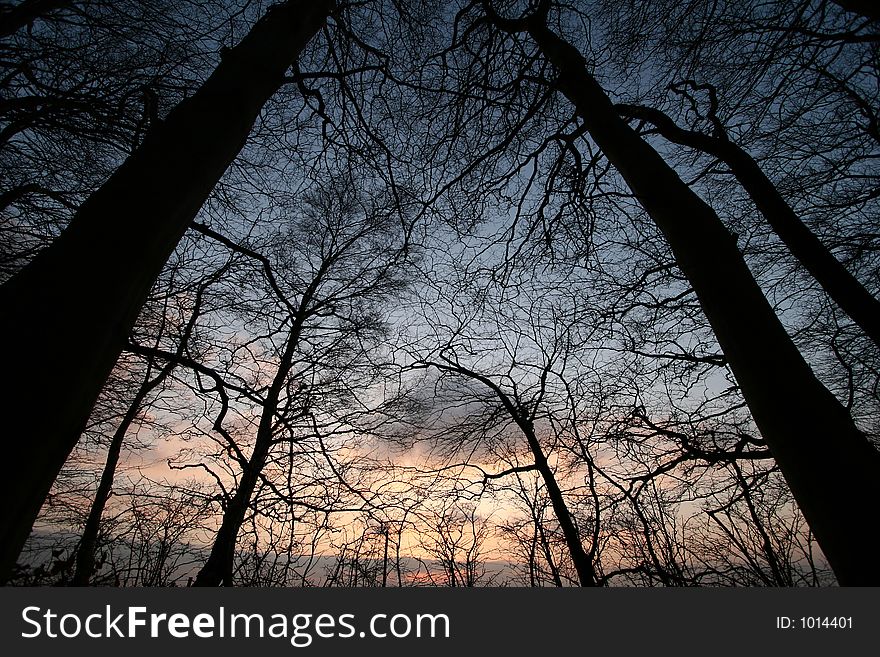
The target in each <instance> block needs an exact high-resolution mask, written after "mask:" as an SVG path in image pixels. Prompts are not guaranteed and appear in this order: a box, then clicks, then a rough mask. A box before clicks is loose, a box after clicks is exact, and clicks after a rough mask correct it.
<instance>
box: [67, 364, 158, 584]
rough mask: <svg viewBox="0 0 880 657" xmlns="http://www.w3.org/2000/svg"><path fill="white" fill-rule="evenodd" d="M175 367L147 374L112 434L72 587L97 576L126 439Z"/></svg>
mask: <svg viewBox="0 0 880 657" xmlns="http://www.w3.org/2000/svg"><path fill="white" fill-rule="evenodd" d="M172 367H173V365H171V364H169V365H166V366H165V367H164V368H163V369H162V370H161V371H160V372H159V373H158V374H157V375H156V376H155V377H152V378H151V377H150V374H151V372H150V370H149V369H148V370H147V377H146V379H145V380H144V382H143V384H142V385H141V387H140V388H139V389H138V391H137V394H136V395H135V396H134V399H133V400H132V402H131V404H130V405H129V407H128V410H127V411H126V412H125V415H124V416H123V417H122V421H121V422H120V423H119V426H118V427H116V431H115V432H113V438H112V439H111V440H110V447H109V448H108V450H107V458H106V459H105V460H104V469H103V471H102V472H101V480H100V481H99V482H98V489H97V491H96V492H95V498H94V499H93V500H92V505H91V507H90V508H89V515H88V517H87V518H86V524H85V525H84V526H83V533H82V536H81V537H80V542H79V547H78V548H77V551H76V564H75V568H74V571H73V579H72V581H71V584H72V585H73V586H88V584H89V581H90V580H91V577H92V575H93V574H94V572H95V549H96V547H97V544H98V531H99V529H100V527H101V517H102V516H103V515H104V508H105V507H106V506H107V500H109V499H110V491H111V490H112V488H113V480H114V479H115V477H116V467H117V466H118V465H119V455H120V454H121V453H122V445H123V443H124V442H125V436H126V434H127V433H128V430H129V428H131V425H132V423H133V422H134V420H135V418H136V417H137V414H138V413H139V412H140V410H141V407H142V405H143V403H144V400H145V399H146V398H147V395H149V394H150V391H152V390H154V389H155V388H156V386H158V385H159V384H160V383H161V382H162V381H163V380H164V379H165V377H167V376H168V373H169V372H170V371H171V368H172Z"/></svg>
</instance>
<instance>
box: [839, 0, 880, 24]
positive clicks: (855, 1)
mask: <svg viewBox="0 0 880 657" xmlns="http://www.w3.org/2000/svg"><path fill="white" fill-rule="evenodd" d="M833 2H834V4H836V5H837V6H838V7H842V8H843V9H845V10H846V11H848V12H851V13H853V14H858V15H859V16H864V17H865V18H870V19H871V20H875V21H880V4H878V3H877V0H833Z"/></svg>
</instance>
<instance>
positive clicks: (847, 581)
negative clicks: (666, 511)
mask: <svg viewBox="0 0 880 657" xmlns="http://www.w3.org/2000/svg"><path fill="white" fill-rule="evenodd" d="M484 6H486V9H487V12H488V15H489V17H490V20H492V21H493V22H494V23H495V25H496V26H498V27H499V28H501V29H503V30H506V31H509V32H528V34H529V35H530V36H531V37H532V39H534V41H535V42H536V43H537V45H538V47H539V48H540V51H541V52H542V53H543V55H544V56H545V57H546V58H547V59H548V61H549V62H551V63H552V64H553V65H554V67H555V68H556V69H557V71H558V77H557V79H556V80H555V84H556V86H557V88H558V89H559V90H560V91H561V92H562V93H563V94H564V95H565V96H566V97H567V98H568V99H569V100H570V101H571V103H572V104H573V105H574V106H575V108H576V110H577V112H578V114H579V115H580V116H581V119H582V121H583V123H584V126H585V127H586V129H587V131H588V132H589V134H590V136H591V138H592V139H593V140H594V141H595V142H596V144H598V146H599V147H600V148H601V149H602V151H603V152H604V154H605V155H606V157H607V158H608V160H609V161H610V162H611V163H612V164H613V165H614V166H615V168H616V169H617V170H618V171H619V172H620V174H621V176H623V178H624V179H625V180H626V182H627V184H628V185H629V187H630V189H631V190H632V192H633V193H634V194H635V195H636V197H637V198H638V199H639V202H640V203H641V205H642V207H644V209H645V210H646V211H647V213H648V214H649V215H650V216H651V218H652V219H653V221H654V222H655V223H656V225H657V226H658V228H660V230H661V231H662V232H663V234H664V235H665V237H666V239H667V241H668V243H669V245H670V247H671V249H672V252H673V254H674V255H675V258H676V262H677V264H678V266H679V267H680V268H681V270H682V272H683V273H684V274H685V275H686V276H687V278H688V280H689V281H690V283H691V285H692V286H693V288H694V291H695V293H696V295H697V298H698V299H699V302H700V305H701V306H702V308H703V311H704V312H705V314H706V317H707V319H708V320H709V323H710V324H711V326H712V328H713V330H714V332H715V335H716V337H717V339H718V342H719V344H720V345H721V348H722V350H723V351H724V354H725V356H726V357H727V360H728V362H729V363H730V366H731V369H732V370H733V373H734V375H735V376H736V379H737V382H738V384H739V386H740V389H741V391H742V394H743V396H744V398H745V400H746V402H747V403H748V406H749V410H750V411H751V414H752V417H753V418H754V420H755V422H756V424H757V425H758V428H759V429H760V431H761V434H762V435H763V437H764V439H765V440H766V441H767V445H768V447H769V448H770V451H771V453H772V454H773V457H774V458H775V459H776V462H777V463H778V464H779V467H780V469H781V471H782V473H783V475H784V476H785V478H786V481H787V482H788V484H789V486H790V488H791V491H792V494H793V495H794V497H795V499H796V501H797V503H798V505H799V507H800V509H801V511H802V512H803V514H804V517H805V518H806V520H807V522H808V523H809V525H810V528H811V529H812V531H813V533H814V534H815V536H816V538H817V540H818V542H819V545H820V546H821V547H822V550H823V552H824V553H825V556H826V557H827V558H828V561H829V563H830V564H831V567H832V568H833V569H834V573H835V575H836V576H837V578H838V581H839V582H840V583H841V584H842V585H878V584H880V562H878V560H877V558H876V549H875V546H874V545H873V543H872V542H871V541H868V540H865V538H864V529H865V527H871V526H874V525H875V524H877V520H878V510H880V453H878V452H877V450H876V449H875V448H874V447H873V446H872V445H871V444H870V443H869V442H868V440H867V439H866V437H865V435H864V434H863V433H862V432H861V431H859V430H858V428H857V427H856V426H855V424H854V422H853V420H852V418H851V417H850V415H849V413H848V412H847V410H846V409H845V408H844V407H843V405H842V404H840V402H839V401H838V400H837V399H836V398H835V397H834V395H833V394H831V392H829V391H828V389H827V388H825V386H823V385H822V383H821V382H820V381H819V380H818V379H817V378H816V376H815V375H814V374H813V372H812V370H811V369H810V367H809V366H808V365H807V363H806V361H804V359H803V357H802V356H801V354H800V352H798V350H797V348H796V347H795V346H794V343H793V342H792V341H791V338H790V337H789V336H788V335H787V334H786V332H785V329H784V328H783V326H782V324H781V322H780V321H779V319H778V318H777V317H776V314H775V313H774V312H773V308H772V307H771V306H770V304H769V303H768V301H767V299H766V298H765V297H764V295H763V293H762V292H761V289H760V287H759V286H758V284H757V283H756V281H755V279H754V277H753V276H752V274H751V272H750V271H749V269H748V266H747V265H746V263H745V260H744V259H743V257H742V254H741V253H740V252H739V249H738V248H737V246H736V240H735V238H734V237H733V236H732V235H731V234H730V233H729V232H728V231H727V230H726V228H725V227H724V225H723V223H722V222H721V220H720V219H719V217H718V215H717V214H716V213H715V212H714V210H712V208H711V207H709V205H707V204H706V203H705V202H704V201H703V200H702V199H701V198H700V197H699V196H697V194H695V193H694V192H693V191H692V190H691V189H690V188H689V187H688V186H687V185H686V184H685V183H684V182H683V181H682V180H681V179H680V178H679V177H678V175H677V174H676V172H675V171H674V170H673V169H672V168H671V167H670V166H669V165H668V164H667V163H666V162H665V161H664V160H663V158H662V157H661V156H660V155H659V153H657V151H655V150H654V149H653V148H652V147H651V146H650V145H649V144H648V143H646V142H645V141H644V140H643V139H642V138H641V137H640V136H639V135H638V133H636V132H635V131H634V130H633V129H632V128H631V127H630V126H629V125H627V123H626V122H625V121H624V120H623V119H622V118H621V117H620V115H619V114H618V112H617V110H616V109H615V107H614V105H613V103H612V102H611V100H610V99H609V98H608V96H607V95H606V93H605V91H604V90H603V89H602V88H601V86H600V85H599V84H598V83H597V82H596V80H595V78H593V76H592V75H591V74H590V73H589V70H588V68H587V64H586V61H585V60H584V58H583V56H582V55H581V54H580V52H579V51H578V50H577V49H576V48H575V47H573V46H572V45H571V44H569V43H568V42H566V41H565V40H563V39H562V38H560V37H559V36H558V35H557V34H555V33H553V32H552V31H551V30H550V29H549V28H548V26H547V10H548V8H549V3H547V2H544V3H543V5H542V9H541V10H539V11H538V12H536V13H534V14H533V15H531V16H530V17H527V18H523V19H518V20H508V19H503V18H501V17H498V16H497V15H495V14H494V12H493V11H492V10H491V8H490V7H489V6H488V3H484Z"/></svg>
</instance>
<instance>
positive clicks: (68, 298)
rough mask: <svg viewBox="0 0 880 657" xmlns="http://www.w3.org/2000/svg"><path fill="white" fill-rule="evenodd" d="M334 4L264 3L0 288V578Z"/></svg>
mask: <svg viewBox="0 0 880 657" xmlns="http://www.w3.org/2000/svg"><path fill="white" fill-rule="evenodd" d="M332 6H333V3H332V1H331V0H318V1H316V2H306V1H305V0H289V1H288V2H285V3H283V4H280V5H277V6H275V7H273V8H271V9H269V10H268V11H267V13H266V15H265V16H264V17H263V18H262V19H260V20H259V21H258V22H257V23H256V24H255V25H254V27H253V28H252V29H251V31H250V33H249V34H248V35H247V36H246V37H245V38H244V39H243V40H242V41H241V43H239V45H238V46H236V47H235V48H232V49H231V50H229V51H227V52H226V53H225V55H224V56H223V59H222V61H221V63H220V64H219V65H218V66H217V68H216V69H215V70H214V72H213V73H212V74H211V76H210V77H209V78H208V79H207V80H206V81H205V83H204V84H203V85H202V86H201V88H200V89H199V90H198V91H197V92H196V93H195V94H194V95H193V96H191V97H189V98H187V99H186V100H184V101H183V102H181V103H180V104H179V105H178V106H177V107H176V108H175V109H174V110H172V112H171V113H170V114H169V115H168V117H167V118H166V120H165V121H162V122H160V123H159V124H157V125H156V126H155V128H154V129H153V130H151V131H150V133H149V134H148V135H147V136H146V138H145V140H144V143H143V144H142V145H141V146H140V147H139V148H138V150H137V151H136V152H135V153H134V154H132V155H131V157H129V158H128V159H127V160H126V161H125V163H123V164H122V166H121V167H120V168H119V169H118V170H117V171H116V172H115V173H114V174H113V175H112V176H111V177H110V179H109V180H108V181H107V182H106V183H105V184H104V185H103V186H101V188H100V189H98V190H97V191H96V192H95V193H94V194H92V195H91V196H90V197H89V198H88V199H87V200H86V201H85V203H83V205H82V206H81V207H80V209H79V211H78V212H77V213H76V215H75V216H74V218H73V220H72V221H71V223H70V225H69V227H68V228H67V229H66V230H65V231H64V232H63V233H62V234H61V235H60V236H59V237H58V239H57V240H56V241H55V242H54V243H53V244H52V245H51V246H50V247H48V248H47V249H45V250H44V251H42V252H41V253H40V254H39V255H37V257H36V258H34V260H33V261H32V262H31V263H30V264H29V265H28V266H27V267H26V268H25V269H24V270H22V271H21V272H20V273H19V274H18V275H17V276H15V277H14V278H12V279H11V280H10V281H8V282H7V283H5V284H4V285H3V286H2V287H0V317H3V321H2V322H0V344H2V345H3V349H4V365H5V377H4V385H3V388H4V389H3V390H2V391H0V400H2V401H0V404H2V407H0V414H2V416H3V417H4V433H5V436H6V439H5V440H4V445H3V448H4V453H5V456H6V458H7V462H8V463H10V464H11V467H10V468H9V472H8V474H7V476H5V477H3V478H2V479H0V480H2V483H0V499H3V500H4V504H3V507H2V511H0V581H5V580H6V578H7V577H8V575H9V572H10V570H11V568H12V566H13V565H14V564H15V560H16V558H17V556H18V554H19V552H20V551H21V547H22V545H23V544H24V541H25V539H26V538H27V535H28V532H29V530H30V528H31V526H32V525H33V521H34V519H35V518H36V516H37V513H38V512H39V510H40V506H41V505H42V503H43V500H44V499H45V497H46V494H47V493H48V491H49V488H50V487H51V485H52V482H53V481H54V479H55V477H56V476H57V474H58V471H59V470H60V468H61V466H62V465H63V463H64V460H65V459H66V458H67V456H68V454H69V453H70V451H71V449H73V447H74V445H75V444H76V441H77V440H78V438H79V435H80V433H81V432H82V429H83V427H84V426H85V423H86V421H87V418H88V415H89V412H90V411H91V408H92V406H93V404H94V402H95V399H96V398H97V396H98V394H99V392H100V390H101V387H102V386H103V384H104V382H105V381H106V379H107V376H108V375H109V373H110V370H111V369H112V367H113V364H114V363H115V361H116V359H117V358H118V356H119V354H120V352H121V350H122V348H123V345H124V343H125V340H126V338H127V336H128V334H129V332H130V331H131V328H132V326H133V324H134V322H135V320H136V318H137V315H138V311H139V310H140V307H141V306H142V304H143V303H144V300H145V299H146V296H147V294H148V292H149V290H150V287H151V286H152V284H153V282H154V281H155V280H156V277H157V276H158V275H159V273H160V271H161V269H162V266H163V265H164V264H165V261H166V260H167V259H168V256H169V255H170V254H171V252H172V251H173V249H174V247H175V245H176V244H177V242H178V241H179V240H180V237H181V236H182V235H183V233H184V231H185V230H186V228H187V226H188V225H189V224H190V222H191V221H192V219H193V217H194V216H195V215H196V213H197V212H198V210H199V208H200V207H201V206H202V204H203V203H204V202H205V200H206V199H207V197H208V195H209V194H210V192H211V189H212V188H213V187H214V185H215V184H216V183H217V181H218V180H219V179H220V177H221V176H222V175H223V172H224V171H225V170H226V168H227V167H228V166H229V164H230V163H231V162H232V161H233V159H234V158H235V157H236V155H237V154H238V152H239V151H240V150H241V148H242V147H243V146H244V144H245V141H246V139H247V137H248V134H249V132H250V131H251V129H252V127H253V125H254V122H255V121H256V119H257V116H258V114H259V112H260V109H261V108H262V106H263V105H264V103H265V102H266V101H267V100H268V99H269V97H270V96H272V94H273V93H275V91H276V90H277V89H278V88H279V87H280V85H281V84H282V83H283V79H284V76H285V73H286V71H287V69H288V67H289V66H290V65H291V64H292V63H293V62H294V60H295V59H296V57H297V55H298V54H299V52H300V50H301V49H302V48H303V47H304V46H305V44H306V43H307V42H308V41H309V40H310V39H311V38H312V36H313V35H314V34H315V33H316V32H317V31H318V29H320V27H321V26H322V25H323V24H324V22H325V20H326V17H327V16H328V14H329V12H330V10H331V8H332ZM47 375H51V379H50V380H47ZM50 381H51V382H50ZM47 386H49V387H50V388H51V390H52V392H53V393H54V394H53V399H52V401H51V412H48V413H47V412H46V411H47V408H46V400H45V398H44V396H43V395H41V394H39V391H42V390H46V389H47Z"/></svg>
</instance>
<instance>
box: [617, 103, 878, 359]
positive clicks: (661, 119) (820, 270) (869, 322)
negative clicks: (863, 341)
mask: <svg viewBox="0 0 880 657" xmlns="http://www.w3.org/2000/svg"><path fill="white" fill-rule="evenodd" d="M616 107H617V109H618V110H619V111H620V112H621V114H623V115H624V116H628V117H634V118H639V119H644V120H647V121H650V122H651V123H652V124H653V125H654V126H656V128H657V130H658V131H659V132H660V134H661V135H663V136H664V137H665V138H666V139H668V140H669V141H671V142H674V143H676V144H681V145H683V146H688V147H690V148H695V149H697V150H700V151H703V152H704V153H707V154H709V155H712V156H714V157H717V158H718V159H719V160H721V161H722V162H724V163H725V164H726V165H727V166H728V167H730V171H731V172H732V173H733V175H734V176H736V179H737V180H738V181H739V183H740V185H742V186H743V189H745V190H746V193H747V194H748V195H749V196H750V197H751V199H752V201H753V202H754V203H755V205H756V206H757V208H758V210H759V211H760V212H761V214H762V215H764V218H765V219H766V220H767V223H769V224H770V227H771V228H772V229H773V231H774V232H775V233H776V235H778V236H779V239H781V240H782V242H783V243H784V244H785V245H786V246H787V247H788V248H789V250H790V251H791V253H792V255H794V257H795V258H797V259H798V260H799V261H800V263H801V264H802V265H803V266H804V268H806V270H807V271H808V272H810V274H812V276H813V278H815V279H816V281H817V282H818V283H819V285H821V286H822V289H823V290H825V292H827V293H828V296H830V297H831V298H832V299H833V300H834V302H835V303H837V305H838V306H840V308H841V310H843V312H845V313H846V314H847V315H849V316H850V318H851V319H852V320H853V321H854V322H855V323H856V324H858V325H859V326H860V327H861V328H862V330H863V331H864V332H865V333H866V334H867V335H868V337H870V338H871V339H872V340H873V341H874V344H876V345H877V346H880V300H878V299H877V298H876V297H874V296H872V295H871V293H870V292H868V291H867V290H866V289H865V287H864V286H863V285H862V284H861V283H860V282H859V281H858V279H857V278H856V277H855V276H853V275H852V274H850V273H849V271H847V269H846V267H844V266H843V265H842V264H841V263H840V261H839V260H837V258H835V257H834V255H833V254H832V253H831V252H830V251H829V250H828V249H827V248H825V245H824V244H822V242H821V240H819V238H818V237H816V236H815V235H814V234H813V233H812V232H811V231H810V229H809V228H807V227H806V226H805V225H804V223H803V222H802V221H801V220H800V217H798V216H797V214H796V213H795V211H794V210H792V209H791V206H790V205H789V204H788V203H787V202H786V201H785V199H784V198H783V197H782V194H780V193H779V190H778V189H776V186H775V185H774V184H773V182H772V181H771V180H770V179H769V178H768V177H767V176H766V175H765V174H764V172H763V171H762V170H761V167H760V166H759V165H758V163H757V162H755V159H754V158H753V157H752V156H751V155H749V154H748V153H747V152H746V151H745V150H743V149H742V148H740V147H739V146H737V145H736V144H734V143H733V142H732V141H729V140H728V139H727V138H726V135H722V136H715V137H713V136H710V135H705V134H702V133H700V132H695V131H693V130H685V129H683V128H680V127H679V126H677V125H676V124H675V122H674V121H672V119H670V118H669V117H668V116H667V115H666V114H664V113H663V112H661V111H660V110H657V109H653V108H650V107H642V106H639V105H617V106H616Z"/></svg>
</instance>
